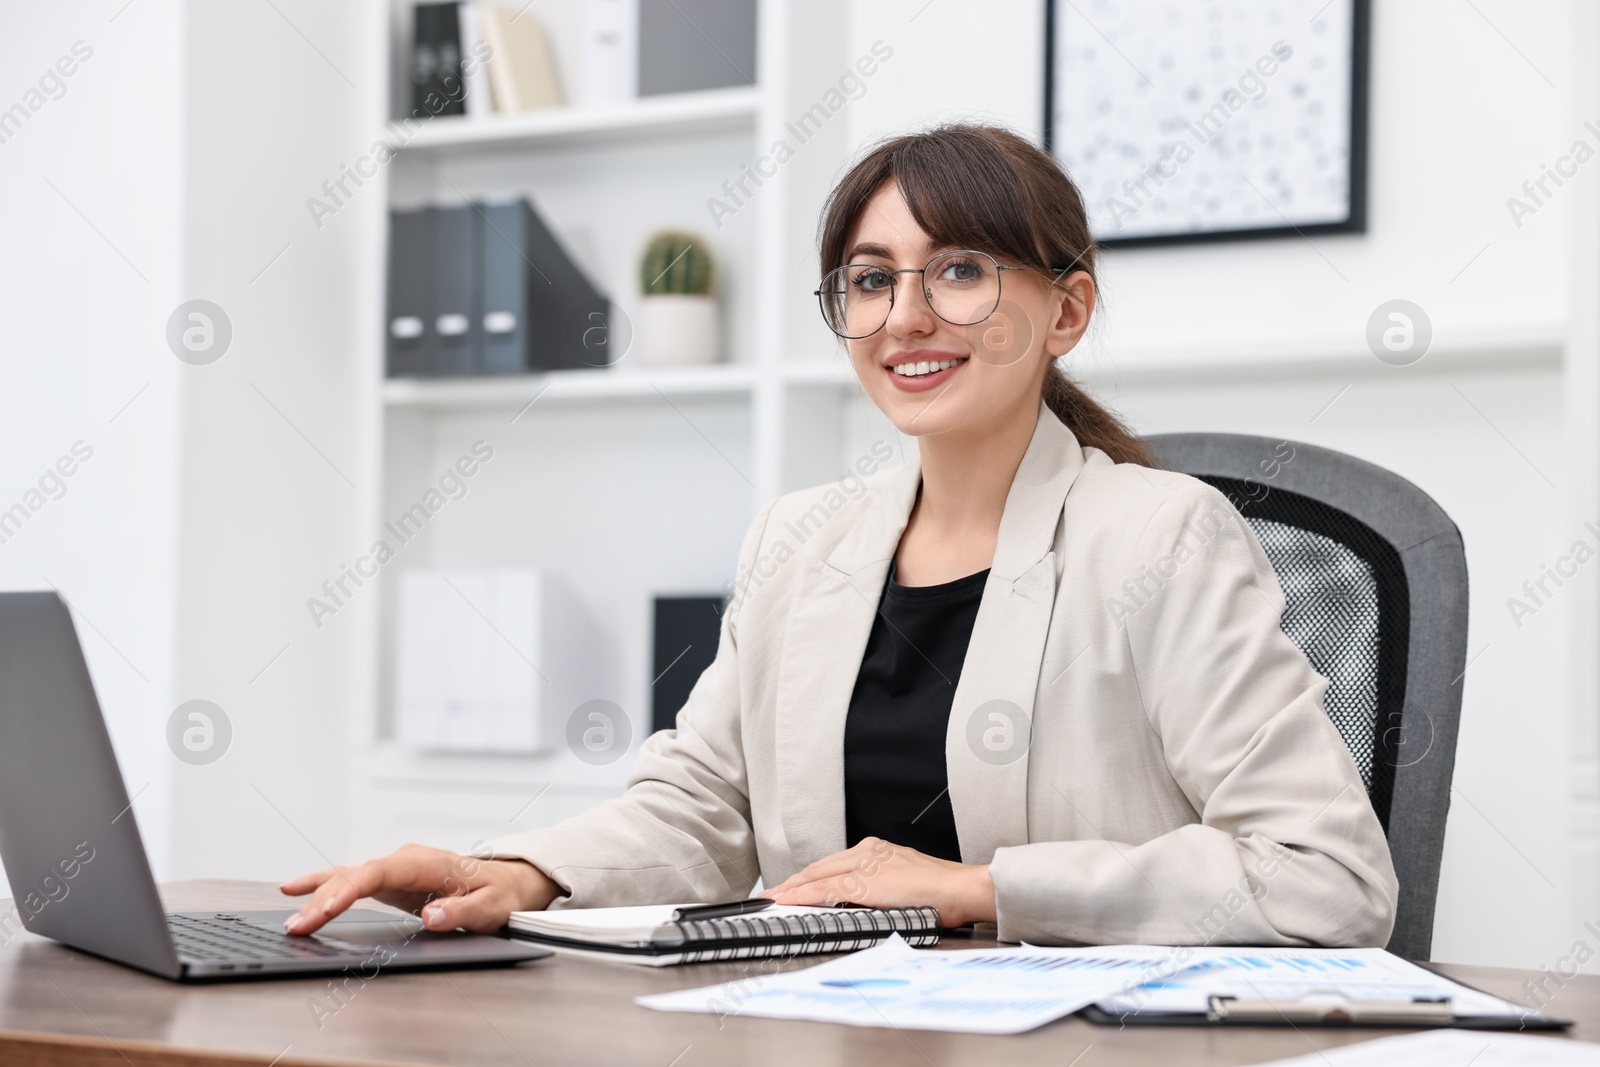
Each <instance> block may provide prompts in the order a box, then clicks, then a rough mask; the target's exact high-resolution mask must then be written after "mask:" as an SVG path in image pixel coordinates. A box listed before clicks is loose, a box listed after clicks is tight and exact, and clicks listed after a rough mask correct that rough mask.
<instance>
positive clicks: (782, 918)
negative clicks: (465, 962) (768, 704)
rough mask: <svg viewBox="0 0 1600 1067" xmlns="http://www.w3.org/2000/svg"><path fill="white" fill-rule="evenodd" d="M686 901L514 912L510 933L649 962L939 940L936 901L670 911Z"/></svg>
mask: <svg viewBox="0 0 1600 1067" xmlns="http://www.w3.org/2000/svg"><path fill="white" fill-rule="evenodd" d="M681 906H682V905H676V904H659V905H648V906H645V907H632V908H575V909H573V910H570V911H516V912H512V913H511V920H510V922H509V923H508V925H507V928H506V931H505V932H506V933H509V934H511V935H512V936H513V937H520V938H523V939H525V940H528V941H534V942H537V943H538V944H541V945H544V946H545V947H546V948H550V949H554V950H555V951H557V952H565V953H569V954H572V955H578V956H587V957H589V958H591V959H605V960H611V961H614V962H619V963H638V964H644V965H645V966H648V967H662V966H666V965H667V964H672V963H702V962H705V961H708V960H736V959H752V958H756V957H765V956H803V955H809V954H811V953H814V952H853V951H855V950H856V949H860V948H870V947H871V946H873V945H876V944H878V943H879V942H880V941H882V940H883V939H884V938H886V937H888V936H889V935H890V934H896V933H897V934H899V935H900V936H901V937H903V938H905V939H906V941H907V942H908V943H909V944H912V945H916V946H919V947H925V946H929V945H935V944H938V942H939V910H938V909H937V908H803V907H796V906H793V905H785V904H778V905H774V906H773V907H771V908H768V909H766V910H765V911H760V912H756V913H754V914H752V915H735V916H730V917H728V918H722V919H688V920H683V921H674V920H673V918H672V913H673V912H674V911H675V910H676V909H677V908H678V907H681Z"/></svg>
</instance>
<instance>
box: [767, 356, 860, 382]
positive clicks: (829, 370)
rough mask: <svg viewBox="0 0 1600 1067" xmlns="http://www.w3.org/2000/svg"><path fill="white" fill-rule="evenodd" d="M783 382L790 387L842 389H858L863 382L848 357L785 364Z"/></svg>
mask: <svg viewBox="0 0 1600 1067" xmlns="http://www.w3.org/2000/svg"><path fill="white" fill-rule="evenodd" d="M783 380H784V381H785V382H788V383H789V384H790V385H818V386H830V385H831V386H836V387H838V388H841V389H849V388H857V387H859V386H860V385H861V380H860V379H859V378H857V377H856V372H855V368H854V367H852V366H850V360H849V358H848V357H847V356H844V355H837V356H834V357H832V358H830V359H815V360H795V361H793V362H791V363H786V364H784V368H783Z"/></svg>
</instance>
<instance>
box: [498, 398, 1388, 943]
mask: <svg viewBox="0 0 1600 1067" xmlns="http://www.w3.org/2000/svg"><path fill="white" fill-rule="evenodd" d="M864 481H865V488H862V486H861V484H860V483H859V482H856V481H855V480H849V481H845V482H842V483H839V484H833V485H828V486H822V487H818V488H815V489H807V490H803V491H800V492H794V493H788V494H786V495H784V496H781V497H779V498H778V499H776V500H774V501H772V502H771V503H770V504H768V505H767V506H766V507H765V508H763V509H762V511H761V513H760V514H759V515H758V516H757V517H756V519H755V521H754V522H753V523H752V524H751V526H750V529H749V532H748V533H747V534H746V535H745V538H744V542H743V546H742V548H741V550H740V553H739V567H738V572H737V573H738V586H737V590H738V592H737V595H736V597H735V599H734V602H733V604H732V605H730V608H729V610H728V611H727V612H726V613H725V615H724V617H723V622H722V631H721V643H720V645H719V646H718V649H717V654H716V658H715V660H714V661H713V662H712V664H711V666H710V667H708V668H707V669H706V671H705V673H704V674H702V675H701V677H700V680H699V681H698V683H696V685H695V687H694V690H693V692H692V693H691V694H690V696H689V700H688V702H687V704H685V706H684V708H683V710H682V711H681V712H680V713H679V715H678V720H677V728H676V729H675V730H665V731H662V732H660V733H657V734H655V735H653V736H651V737H650V738H649V739H648V740H647V741H645V742H644V744H643V747H642V751H641V752H640V754H639V758H638V761H637V763H636V764H635V766H634V768H633V771H632V774H631V777H630V780H629V786H628V789H627V791H626V793H624V794H623V795H622V796H620V797H617V798H614V799H612V800H609V801H606V802H605V803H603V804H600V805H599V806H597V807H596V808H594V809H592V810H590V811H588V812H586V813H584V814H582V815H579V816H577V817H575V818H572V819H569V820H567V821H566V822H564V823H561V824H559V825H556V826H553V827H549V828H545V829H539V830H533V831H528V832H525V833H519V834H514V835H511V836H507V837H503V838H500V839H498V840H495V841H493V842H490V845H491V847H492V848H494V850H495V851H496V852H497V853H498V854H500V855H508V856H518V857H522V858H525V859H527V860H529V861H531V862H533V863H534V864H535V865H537V866H538V867H540V868H541V869H542V870H543V871H545V873H547V874H548V875H549V876H550V877H551V878H553V879H554V880H555V881H556V882H558V883H559V884H560V885H561V887H562V888H563V889H564V890H565V891H566V893H567V894H568V895H567V896H565V897H563V898H560V899H558V901H557V903H556V904H555V905H554V906H555V907H594V906H602V905H621V904H636V903H651V902H659V903H667V902H685V901H714V900H725V899H731V898H739V897H743V896H746V895H748V893H749V892H750V890H751V889H752V888H753V886H754V884H755V881H756V878H757V877H758V876H759V877H760V878H761V879H762V881H763V882H764V883H765V884H767V885H775V884H777V883H778V882H780V881H782V880H783V879H785V878H787V877H788V876H789V875H791V874H793V873H794V872H795V871H797V870H799V869H800V868H802V867H804V866H805V865H806V864H808V863H811V862H812V861H814V860H817V859H820V858H822V857H824V856H826V855H828V854H830V853H832V852H835V851H838V850H839V849H842V848H844V847H845V844H846V842H845V819H844V785H843V783H844V751H843V738H844V725H845V713H846V710H847V708H848V706H849V702H850V695H851V691H852V689H853V687H854V684H855V679H856V674H857V672H858V670H859V668H860V665H861V659H862V654H863V651H864V650H865V647H866V643H867V636H868V633H869V632H870V630H871V627H872V621H873V616H874V613H875V612H876V610H877V605H878V599H879V594H880V592H881V591H882V589H883V583H884V578H885V577H886V575H887V573H888V566H889V561H890V558H891V557H892V556H893V555H894V552H895V549H896V546H897V545H898V543H899V540H900V535H901V533H902V531H903V530H904V529H905V526H906V522H907V519H908V517H909V515H910V511H911V506H912V503H913V501H914V499H915V495H916V488H917V485H918V483H919V481H920V464H919V463H918V462H912V463H910V464H909V465H907V466H903V467H898V468H894V469H891V470H887V471H883V472H880V473H878V474H874V475H872V476H871V477H869V478H867V479H864ZM851 489H854V492H853V493H851V491H850V490H851ZM1283 609H1284V600H1283V594H1282V591H1281V589H1280V588H1279V585H1278V581H1277V578H1276V577H1275V575H1274V573H1273V571H1272V567H1271V565H1270V564H1269V562H1268V560H1267V558H1266V555H1265V554H1264V553H1263V552H1262V550H1261V546H1260V543H1259V542H1258V541H1257V540H1256V538H1255V536H1254V534H1253V533H1252V532H1251V530H1250V528H1249V526H1248V525H1247V524H1246V523H1245V522H1244V520H1243V519H1242V518H1241V517H1240V516H1239V514H1238V512H1237V511H1236V510H1235V509H1234V508H1233V507H1232V505H1230V504H1229V503H1228V502H1227V500H1226V499H1225V498H1224V497H1223V496H1222V495H1221V494H1220V493H1218V492H1217V491H1216V490H1214V489H1212V488H1211V487H1210V486H1208V485H1206V484H1205V483H1203V482H1201V481H1199V480H1197V479H1194V478H1191V477H1188V476H1186V475H1182V474H1174V473H1170V472H1166V471H1158V470H1151V469H1148V468H1144V467H1139V466H1136V465H1131V464H1116V463H1113V462H1112V461H1111V460H1110V458H1108V457H1107V456H1106V455H1105V453H1103V452H1101V451H1099V450H1098V449H1094V448H1084V447H1082V446H1080V445H1079V443H1078V441H1077V438H1076V437H1075V436H1074V435H1073V434H1072V432H1071V431H1070V430H1069V429H1068V428H1067V427H1066V426H1065V425H1063V424H1062V422H1061V421H1060V420H1059V419H1058V418H1057V417H1056V416H1055V414H1054V413H1052V412H1051V411H1050V409H1049V408H1048V407H1047V406H1045V405H1044V404H1043V403H1041V404H1040V406H1039V413H1038V420H1037V423H1036V425H1035V428H1034V433H1033V437H1032V439H1031V441H1030V442H1029V445H1028V449H1027V452H1026V453H1025V454H1024V456H1023V459H1022V463H1021V465H1020V466H1019V467H1018V469H1017V473H1016V475H1015V477H1014V478H1013V480H1012V484H1011V489H1010V492H1009V494H1008V495H1007V497H1006V504H1005V511H1004V514H1003V516H1002V518H1001V522H1000V531H999V539H998V542H997V544H996V547H995V555H994V563H993V565H992V567H991V569H990V572H989V578H988V581H987V583H986V584H985V586H984V590H983V596H982V600H981V601H980V603H979V607H978V614H977V620H976V622H975V624H974V626H973V630H972V639H971V644H970V645H969V647H968V651H967V658H966V661H965V665H964V667H963V669H962V673H961V678H960V682H959V684H958V685H957V686H956V690H955V699H954V705H953V707H952V709H951V713H950V722H949V729H948V733H947V736H946V739H945V763H946V770H947V772H948V775H949V783H950V800H951V803H952V805H953V807H954V809H955V822H956V830H957V833H958V836H959V838H960V843H961V855H962V859H963V861H965V862H967V863H987V864H989V865H990V875H991V877H992V879H993V881H994V886H995V894H996V902H997V907H998V917H999V936H1000V937H1001V938H1002V939H1004V940H1008V941H1023V940H1025V941H1029V942H1032V943H1036V944H1051V943H1057V944H1072V943H1090V944H1117V943H1152V944H1197V943H1207V942H1216V943H1238V944H1268V945H1299V944H1307V943H1310V944H1324V945H1382V944H1384V943H1385V942H1386V941H1387V940H1388V937H1389V933H1390V930H1391V928H1392V927H1393V924H1394V913H1395V901H1396V896H1397V892H1398V886H1397V882H1396V880H1395V874H1394V867H1393V865H1392V863H1391V862H1390V859H1389V851H1388V846H1387V843H1386V842H1385V840H1384V835H1383V830H1382V828H1381V826H1380V825H1379V823H1378V820H1377V817H1376V816H1375V815H1374V813H1373V810H1372V806H1371V804H1370V803H1369V802H1368V800H1367V796H1366V792H1365V790H1364V789H1363V787H1362V783H1361V777H1360V774H1359V772H1358V771H1357V769H1356V766H1355V764H1354V762H1353V761H1352V759H1351V757H1350V755H1349V752H1348V751H1347V750H1346V748H1345V746H1344V744H1343V742H1342V741H1341V740H1340V738H1339V735H1338V733H1337V731H1336V730H1335V729H1334V727H1333V725H1332V724H1331V723H1330V722H1329V720H1328V717H1327V715H1326V714H1325V712H1324V711H1323V707H1322V697H1323V693H1324V691H1325V690H1326V688H1327V680H1326V679H1325V678H1323V677H1322V676H1321V675H1320V674H1318V673H1317V672H1316V671H1315V670H1314V669H1313V668H1312V667H1311V665H1310V663H1309V662H1308V661H1307V660H1306V658H1305V656H1304V655H1303V654H1302V653H1301V652H1300V651H1299V650H1298V649H1297V648H1296V647H1295V645H1294V644H1293V643H1292V642H1291V641H1290V640H1289V639H1288V638H1287V637H1285V636H1284V634H1283V632H1282V631H1281V630H1280V629H1279V628H1278V620H1279V617H1280V616H1281V615H1282V613H1283ZM930 799H931V798H930Z"/></svg>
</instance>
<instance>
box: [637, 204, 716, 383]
mask: <svg viewBox="0 0 1600 1067" xmlns="http://www.w3.org/2000/svg"><path fill="white" fill-rule="evenodd" d="M639 283H640V289H641V290H642V291H643V293H644V299H643V300H642V301H641V302H640V307H639V323H638V328H637V330H636V331H635V335H634V337H635V344H636V351H637V352H638V354H639V361H640V362H641V363H643V364H645V365H647V366H683V365H688V364H701V363H714V362H716V359H717V349H718V347H719V340H720V336H719V335H720V331H719V329H718V325H719V324H718V317H717V303H716V300H715V298H714V297H713V296H712V292H713V289H714V288H715V285H716V261H715V258H714V257H713V256H712V253H711V249H710V247H709V246H708V245H707V244H706V242H705V240H704V239H703V238H701V237H700V236H699V235H698V234H694V233H689V232H687V231H684V230H662V231H661V232H659V233H657V234H655V235H654V236H652V237H651V238H650V240H649V242H648V243H647V244H646V245H645V250H644V255H643V257H642V258H641V259H640V261H639Z"/></svg>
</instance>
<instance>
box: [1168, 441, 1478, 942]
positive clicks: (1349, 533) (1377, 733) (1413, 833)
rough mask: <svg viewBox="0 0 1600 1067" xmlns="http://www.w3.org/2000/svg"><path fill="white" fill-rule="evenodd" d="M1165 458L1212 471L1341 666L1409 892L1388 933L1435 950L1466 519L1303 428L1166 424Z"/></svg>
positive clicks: (1296, 623) (1300, 625)
mask: <svg viewBox="0 0 1600 1067" xmlns="http://www.w3.org/2000/svg"><path fill="white" fill-rule="evenodd" d="M1146 443H1147V444H1148V445H1149V446H1150V447H1151V449H1152V451H1153V452H1154V453H1155V455H1156V456H1157V457H1158V460H1159V462H1160V463H1161V465H1162V466H1163V467H1166V468H1167V469H1169V470H1176V471H1181V472H1183V473H1185V474H1190V475H1193V476H1194V477H1197V478H1200V479H1201V480H1203V481H1205V482H1208V483H1210V484H1211V485H1213V486H1215V487H1216V488H1217V489H1218V490H1220V491H1221V492H1222V493H1223V494H1224V495H1226V496H1227V497H1228V499H1229V500H1230V501H1232V502H1233V505H1234V506H1235V507H1237V508H1238V509H1239V512H1240V514H1242V515H1243V516H1244V518H1245V520H1246V522H1248V523H1249V525H1250V527H1251V529H1253V530H1254V531H1255V534H1256V536H1257V538H1258V539H1259V540H1260V541H1261V546H1262V548H1263V549H1264V550H1265V551H1266V554H1267V558H1268V559H1269V560H1270V561H1271V562H1272V567H1273V570H1274V571H1275V572H1276V573H1277V576H1278V582H1279V584H1280V585H1281V586H1282V587H1283V594H1284V600H1285V602H1286V605H1287V606H1286V608H1285V610H1284V613H1283V618H1282V620H1281V622H1280V625H1281V626H1282V628H1283V631H1284V633H1286V634H1287V635H1288V636H1289V638H1290V639H1291V640H1293V641H1294V643H1295V644H1296V645H1297V646H1298V647H1299V648H1300V649H1301V651H1303V652H1304V653H1305V654H1306V658H1307V659H1309V660H1310V661H1311V664H1312V666H1313V667H1315V668H1316V669H1317V671H1318V672H1319V673H1321V674H1322V675H1323V676H1324V677H1326V678H1327V679H1328V692H1327V695H1326V698H1325V707H1326V710H1327V713H1328V716H1329V718H1330V719H1331V720H1332V721H1333V724H1334V726H1335V727H1336V728H1337V729H1338V731H1339V735H1340V736H1341V737H1342V738H1343V739H1344V742H1345V745H1346V747H1347V748H1349V750H1350V754H1351V756H1352V757H1354V759H1355V762H1356V766H1357V768H1358V769H1359V770H1360V771H1361V779H1362V783H1363V784H1364V785H1365V786H1366V788H1367V793H1368V796H1370V797H1371V799H1372V806H1373V809H1374V810H1375V811H1376V812H1377V815H1378V819H1379V821H1380V822H1381V823H1382V824H1383V827H1384V830H1385V832H1386V833H1387V834H1388V837H1389V851H1390V855H1391V856H1392V858H1393V860H1394V865H1395V871H1396V874H1397V875H1398V876H1399V879H1400V905H1399V912H1398V914H1397V916H1396V920H1395V928H1394V933H1393V935H1392V936H1391V938H1390V940H1389V945H1388V948H1389V950H1390V951H1391V952H1394V953H1396V954H1397V955H1401V956H1404V957H1406V958H1409V959H1424V960H1425V959H1427V958H1428V956H1429V953H1430V950H1431V946H1432V941H1433V913H1434V901H1435V898H1436V896H1437V893H1438V885H1439V863H1440V859H1441V857H1442V855H1443V851H1444V828H1445V818H1446V816H1447V815H1448V813H1449V807H1450V780H1451V775H1452V773H1453V771H1454V767H1455V742H1456V728H1457V723H1458V720H1459V718H1460V710H1461V686H1460V679H1461V674H1462V671H1463V669H1464V665H1465V662H1466V624H1467V613H1466V608H1467V570H1466V556H1465V553H1464V551H1463V548H1462V544H1461V534H1460V532H1459V530H1457V528H1456V525H1455V523H1453V522H1451V521H1450V518H1449V516H1447V515H1446V514H1445V513H1444V511H1443V510H1441V509H1440V508H1439V506H1438V505H1437V504H1436V503H1434V501H1433V500H1432V498H1430V497H1429V496H1428V495H1427V494H1426V493H1424V492H1422V490H1420V489H1418V488H1417V487H1416V486H1414V485H1412V484H1411V483H1410V482H1408V481H1406V480H1405V479H1403V478H1400V477H1399V476H1397V475H1395V474H1393V473H1391V472H1389V471H1386V470H1384V469H1383V468H1381V467H1378V466H1375V465H1373V464H1370V463H1367V462H1365V461H1363V460H1358V459H1356V458H1354V457H1353V456H1348V455H1345V454H1343V453H1340V452H1334V451H1331V450H1329V449H1325V448H1319V447H1317V446H1315V445H1307V444H1302V443H1299V442H1290V441H1278V440H1273V439H1270V438H1263V437H1247V436H1243V435H1237V434H1163V435H1159V436H1155V437H1151V438H1148V439H1147V440H1146Z"/></svg>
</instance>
